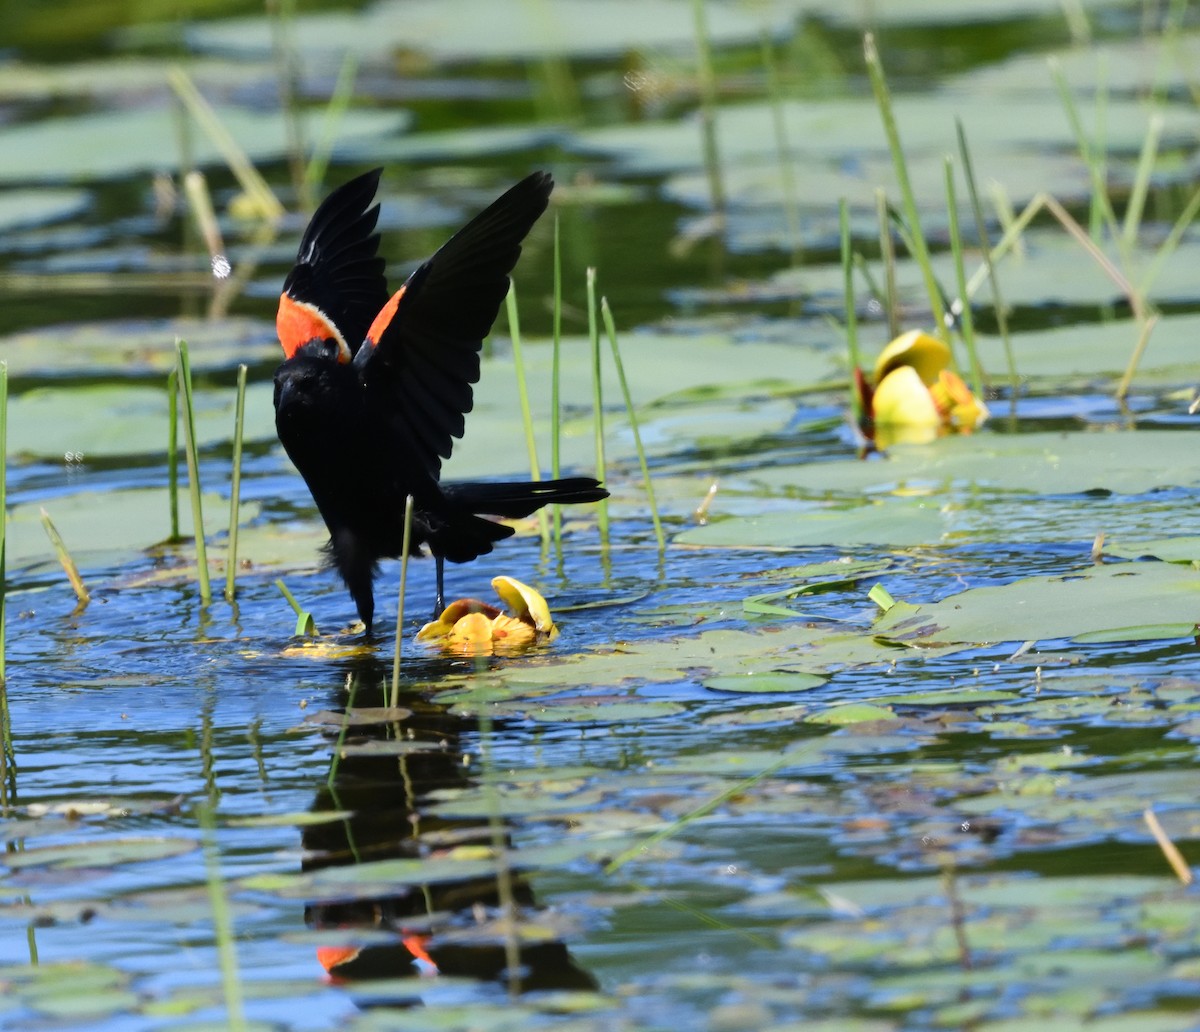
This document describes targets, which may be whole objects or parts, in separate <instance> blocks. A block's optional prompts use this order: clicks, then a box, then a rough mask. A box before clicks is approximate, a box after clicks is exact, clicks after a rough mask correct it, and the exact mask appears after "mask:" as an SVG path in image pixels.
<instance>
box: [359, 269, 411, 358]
mask: <svg viewBox="0 0 1200 1032" xmlns="http://www.w3.org/2000/svg"><path fill="white" fill-rule="evenodd" d="M407 286H408V284H407V283H406V284H404V286H403V287H401V288H400V289H399V290H397V291H396V293H394V294H393V295H392V296H391V297H389V298H388V303H387V304H386V305H384V306H383V307H382V308H381V309H380V310H379V314H378V315H377V316H375V321H374V322H373V323H371V328H370V329H369V330H367V343H369V344H370V345H371V346H372V347H375V346H376V345H377V344H378V343H379V341H380V338H382V337H383V335H384V334H385V333H387V328H388V327H389V326H391V324H392V320H393V319H394V318H396V309H397V308H399V307H400V299H401V298H402V297H404V291H405V288H406V287H407Z"/></svg>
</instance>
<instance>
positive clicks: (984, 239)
mask: <svg viewBox="0 0 1200 1032" xmlns="http://www.w3.org/2000/svg"><path fill="white" fill-rule="evenodd" d="M955 127H956V129H957V133H958V154H959V157H960V158H961V160H962V166H963V177H964V178H965V179H966V181H967V193H968V194H969V195H970V198H971V211H972V213H973V214H974V216H975V232H976V234H978V236H979V248H980V250H981V251H982V252H983V265H984V268H985V269H986V270H987V276H988V282H989V283H991V286H992V304H993V305H994V306H995V310H996V325H997V327H999V330H1000V340H1001V342H1002V343H1003V345H1004V359H1005V362H1007V364H1008V385H1009V389H1010V390H1011V391H1012V396H1013V398H1014V399H1015V398H1016V396H1017V392H1018V391H1019V390H1020V388H1021V380H1020V377H1019V376H1018V375H1017V360H1016V357H1015V356H1014V355H1013V348H1012V338H1011V337H1010V336H1009V332H1008V313H1007V312H1006V311H1005V307H1004V298H1003V296H1002V295H1001V293H1000V280H999V279H998V278H997V276H996V265H995V262H994V261H993V260H992V245H991V241H990V240H989V239H988V231H987V222H986V220H985V219H984V217H983V205H982V204H981V203H980V200H979V191H978V190H977V189H976V187H975V172H974V169H973V168H972V166H971V151H970V149H969V148H968V147H967V135H966V133H965V132H964V130H963V126H962V120H961V119H955ZM959 289H960V291H961V290H962V289H963V288H962V287H961V286H960V288H959ZM968 289H969V288H968ZM967 303H968V298H967V297H964V298H963V304H967Z"/></svg>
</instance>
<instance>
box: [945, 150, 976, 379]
mask: <svg viewBox="0 0 1200 1032" xmlns="http://www.w3.org/2000/svg"><path fill="white" fill-rule="evenodd" d="M944 171H945V175H946V216H947V219H948V224H949V230H950V253H951V255H952V256H953V258H954V283H955V289H957V291H958V305H959V307H958V309H957V310H956V311H955V312H954V313H953V314H954V315H955V316H956V317H957V319H958V325H959V332H960V333H961V334H962V339H963V343H964V344H965V345H966V347H967V361H968V364H969V365H970V367H971V388H972V390H973V391H974V392H975V397H977V398H982V397H983V366H982V365H981V364H980V362H979V351H978V349H977V348H976V347H975V318H974V316H973V315H972V314H971V299H970V297H968V296H967V269H966V265H965V263H964V261H963V245H962V234H961V233H960V232H959V228H958V191H957V190H956V189H955V187H954V159H953V158H951V157H950V156H949V155H947V157H946V160H945V166H944Z"/></svg>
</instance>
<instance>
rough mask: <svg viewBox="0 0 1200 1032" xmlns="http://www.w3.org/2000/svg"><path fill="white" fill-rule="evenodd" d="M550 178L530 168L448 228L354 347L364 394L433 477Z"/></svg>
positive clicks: (456, 429) (467, 403)
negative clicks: (483, 205) (461, 224)
mask: <svg viewBox="0 0 1200 1032" xmlns="http://www.w3.org/2000/svg"><path fill="white" fill-rule="evenodd" d="M553 187H554V181H553V180H552V179H551V178H550V175H549V173H546V172H535V173H534V174H533V175H531V176H528V177H527V178H525V179H523V180H522V181H521V182H519V183H518V184H517V185H516V186H514V187H513V188H512V189H511V190H509V191H508V192H507V193H505V194H504V195H503V196H502V197H500V198H499V199H498V200H496V201H494V202H493V203H492V204H491V205H490V206H489V207H488V208H487V209H486V210H484V211H483V212H481V213H480V214H479V215H477V216H476V217H475V218H474V219H472V220H471V221H470V222H469V223H467V225H466V226H464V227H463V228H462V229H460V230H459V231H458V232H457V233H455V234H454V236H453V237H451V238H450V240H448V241H447V242H446V243H445V244H444V245H442V247H441V248H440V249H439V250H438V251H437V253H436V254H435V255H434V256H433V257H432V258H430V259H429V260H428V261H427V262H425V263H424V264H423V265H421V266H420V267H419V268H418V269H417V270H416V271H415V272H414V273H413V274H412V275H411V276H410V277H409V278H408V280H407V281H406V282H405V284H404V286H403V287H401V288H400V289H399V290H398V291H397V292H396V293H395V294H393V295H392V297H391V298H390V299H389V300H388V302H387V304H385V305H384V306H383V307H382V309H381V310H380V312H379V315H378V316H377V317H376V319H375V320H374V322H373V323H372V324H371V325H370V327H369V328H368V330H367V333H366V341H365V342H364V344H363V346H362V348H360V349H359V351H358V353H357V354H356V355H355V358H354V365H355V367H356V369H358V370H359V371H360V375H361V377H362V380H363V383H364V384H365V385H366V387H367V392H368V398H369V400H368V404H370V405H372V406H373V407H374V408H375V410H376V412H377V413H379V414H381V415H382V417H383V418H384V419H386V420H387V424H388V426H389V428H390V429H391V430H392V433H393V438H394V439H398V440H399V441H400V442H402V444H403V446H404V447H405V448H406V450H407V452H408V453H409V455H410V456H411V458H412V459H415V460H416V461H417V463H419V465H420V466H421V467H422V468H423V469H424V470H425V471H426V472H427V473H429V474H430V475H432V476H433V477H435V478H436V477H437V476H438V474H439V472H440V470H441V460H442V459H448V458H449V457H450V451H451V449H452V447H453V445H454V438H456V437H462V435H463V427H464V418H463V417H464V416H465V415H466V413H468V412H470V411H471V405H472V400H473V393H472V390H471V385H472V384H474V383H476V382H477V381H478V380H479V352H480V348H481V346H482V344H483V338H484V337H486V336H487V334H488V333H489V331H490V330H491V328H492V323H493V322H494V321H495V319H496V313H497V312H498V311H499V310H500V305H501V303H502V302H503V301H504V296H505V294H507V293H508V274H509V273H510V272H511V271H512V268H513V266H514V265H516V263H517V258H518V257H519V256H520V254H521V241H522V240H524V239H525V235H526V234H527V233H528V232H529V230H530V228H531V227H532V226H533V224H534V223H535V222H536V221H537V220H538V217H539V216H540V215H541V214H542V212H544V211H545V210H546V205H547V203H548V202H549V199H550V191H551V190H552V189H553Z"/></svg>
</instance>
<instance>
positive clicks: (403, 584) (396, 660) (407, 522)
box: [367, 495, 413, 709]
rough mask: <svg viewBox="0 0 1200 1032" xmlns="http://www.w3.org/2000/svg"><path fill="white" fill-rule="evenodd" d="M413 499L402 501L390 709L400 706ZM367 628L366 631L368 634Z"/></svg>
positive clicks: (410, 496) (410, 497)
mask: <svg viewBox="0 0 1200 1032" xmlns="http://www.w3.org/2000/svg"><path fill="white" fill-rule="evenodd" d="M412 521H413V497H412V495H409V496H408V497H407V498H405V499H404V538H403V541H402V542H401V546H400V601H399V602H398V603H397V605H396V654H395V656H394V657H393V659H392V695H391V699H390V700H389V704H390V705H391V707H392V709H395V708H396V707H397V706H399V705H400V647H401V645H402V644H403V643H404V596H405V594H407V592H408V558H409V555H410V554H411V552H412ZM370 630H371V628H370V627H368V628H367V631H368V633H369V632H370Z"/></svg>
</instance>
